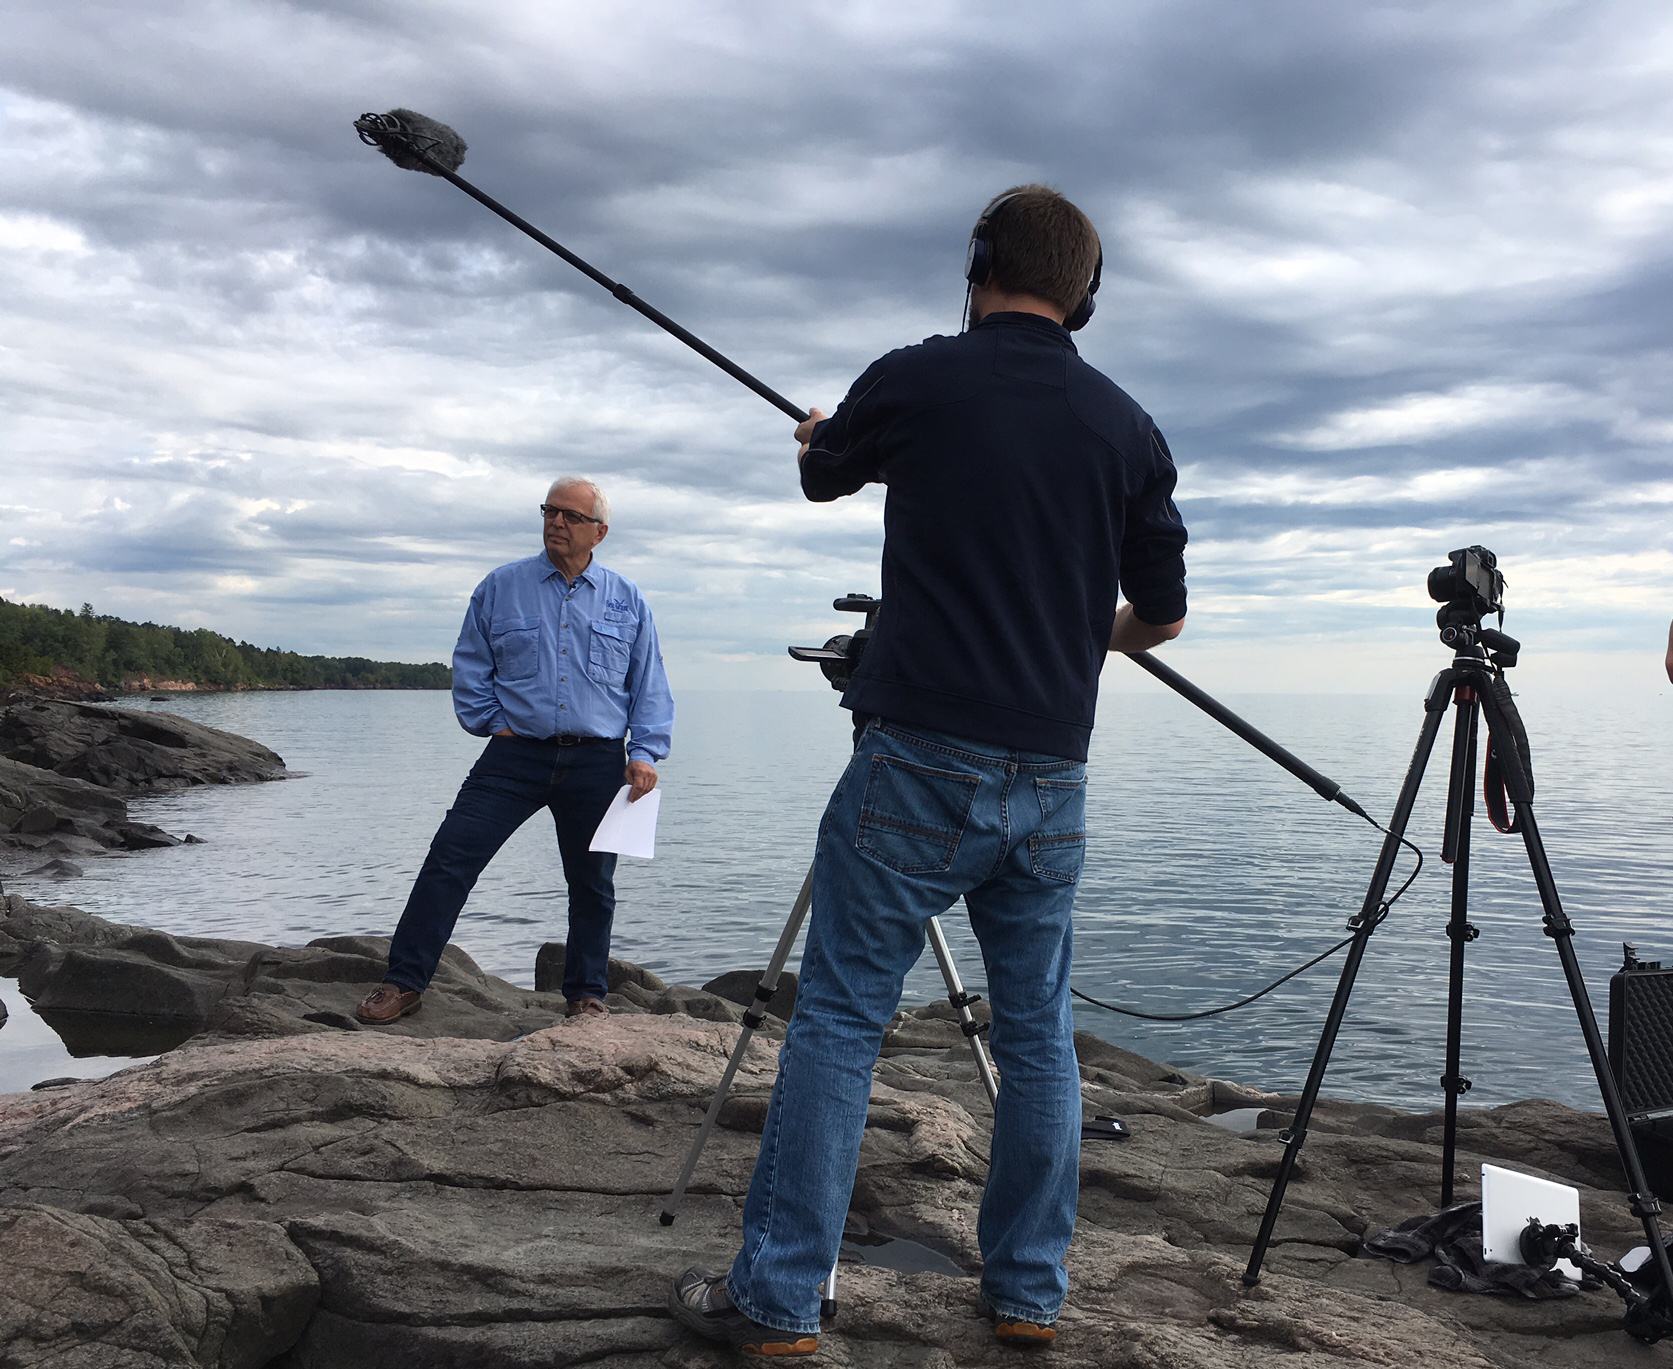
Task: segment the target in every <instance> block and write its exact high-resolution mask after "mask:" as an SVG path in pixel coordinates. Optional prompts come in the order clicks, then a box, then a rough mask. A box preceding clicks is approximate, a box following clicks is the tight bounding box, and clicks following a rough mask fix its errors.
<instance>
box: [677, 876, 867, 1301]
mask: <svg viewBox="0 0 1673 1369" xmlns="http://www.w3.org/2000/svg"><path fill="white" fill-rule="evenodd" d="M812 901H813V867H812V866H811V865H810V866H809V867H808V871H807V878H805V879H804V880H803V881H802V891H801V892H800V893H799V894H797V895H796V902H795V904H794V905H793V906H792V907H791V909H790V920H789V921H788V922H786V923H785V924H784V931H783V932H781V933H780V934H779V938H778V945H777V946H775V947H774V948H773V958H772V959H771V960H770V961H768V962H767V968H766V970H765V971H763V972H762V975H761V982H760V983H759V984H757V985H756V986H755V1002H754V1003H753V1004H751V1006H750V1007H749V1009H748V1011H746V1012H745V1013H744V1028H743V1031H741V1032H740V1033H739V1034H738V1044H737V1045H735V1046H734V1047H732V1055H731V1058H730V1059H728V1060H727V1062H726V1069H725V1071H724V1072H723V1073H722V1074H721V1076H720V1083H719V1085H718V1086H717V1087H716V1088H715V1096H714V1097H713V1098H712V1099H710V1100H709V1110H708V1112H707V1113H706V1114H704V1117H703V1125H702V1126H701V1127H699V1128H698V1131H697V1139H696V1140H695V1141H693V1142H692V1143H691V1153H690V1154H689V1155H687V1156H686V1157H685V1167H684V1168H683V1169H681V1170H680V1177H679V1178H678V1179H676V1180H675V1181H674V1191H673V1192H672V1193H670V1194H669V1195H668V1201H667V1202H666V1203H664V1204H663V1205H662V1216H661V1219H660V1220H661V1222H662V1224H663V1225H664V1226H672V1225H673V1224H674V1218H675V1217H676V1216H677V1215H678V1214H679V1210H680V1203H681V1202H682V1201H683V1200H684V1198H685V1191H686V1187H687V1185H689V1184H690V1183H691V1176H692V1174H693V1172H694V1171H695V1170H696V1169H697V1161H698V1159H699V1158H701V1156H702V1154H703V1147H704V1146H706V1145H708V1143H709V1136H710V1134H711V1133H712V1132H713V1131H714V1129H715V1123H716V1122H717V1121H718V1120H719V1119H720V1109H721V1107H722V1106H723V1105H724V1104H725V1102H726V1095H727V1093H728V1092H729V1091H730V1090H731V1088H732V1079H733V1076H734V1075H736V1074H737V1072H738V1066H739V1065H740V1064H742V1063H743V1058H744V1052H745V1051H746V1050H748V1049H749V1043H750V1040H751V1039H752V1038H753V1037H754V1035H755V1033H756V1030H757V1029H758V1028H759V1027H760V1026H761V1023H762V1021H763V1020H765V1018H766V1006H765V1005H766V1004H767V1003H768V1002H770V1001H771V1000H772V996H773V994H774V993H776V992H777V991H778V977H779V975H781V974H783V973H784V963H785V961H787V960H789V959H790V951H791V948H792V947H794V946H795V944H796V934H797V933H798V932H800V931H801V929H802V923H803V921H804V920H805V919H806V918H807V910H808V905H809V904H810V903H811V902H812ZM833 1277H834V1272H833Z"/></svg>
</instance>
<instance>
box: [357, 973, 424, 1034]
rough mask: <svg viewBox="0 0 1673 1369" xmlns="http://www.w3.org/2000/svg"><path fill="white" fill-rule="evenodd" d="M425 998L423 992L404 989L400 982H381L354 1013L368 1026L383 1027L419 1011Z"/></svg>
mask: <svg viewBox="0 0 1673 1369" xmlns="http://www.w3.org/2000/svg"><path fill="white" fill-rule="evenodd" d="M423 998H424V995H423V994H421V993H416V992H414V991H413V990H412V989H403V988H402V987H401V986H400V985H399V984H379V985H378V986H377V988H375V989H373V990H372V992H371V993H369V994H367V995H366V997H364V998H362V999H361V1000H360V1006H359V1007H358V1008H356V1009H355V1010H354V1015H355V1016H356V1017H357V1018H359V1019H360V1020H361V1021H362V1022H364V1023H366V1024H367V1025H368V1026H372V1027H383V1026H387V1025H388V1024H389V1023H391V1022H394V1021H396V1020H398V1019H399V1018H402V1017H405V1016H406V1015H407V1014H408V1013H415V1012H417V1011H418V1005H419V1003H420V1002H421V1001H422V1000H423Z"/></svg>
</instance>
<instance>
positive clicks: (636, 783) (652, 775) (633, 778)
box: [622, 761, 656, 803]
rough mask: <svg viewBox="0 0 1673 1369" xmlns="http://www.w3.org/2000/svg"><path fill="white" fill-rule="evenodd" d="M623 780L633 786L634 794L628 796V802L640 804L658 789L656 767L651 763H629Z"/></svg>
mask: <svg viewBox="0 0 1673 1369" xmlns="http://www.w3.org/2000/svg"><path fill="white" fill-rule="evenodd" d="M622 778H623V779H625V780H626V781H627V782H628V783H629V784H630V785H632V786H633V792H632V793H630V794H629V795H628V796H627V801H628V802H629V803H638V802H639V800H640V799H642V798H644V797H645V795H646V794H648V793H650V792H651V790H653V789H655V788H656V767H655V766H654V765H652V764H651V763H650V762H649V761H629V762H628V763H627V770H626V772H625V773H624V774H623V775H622Z"/></svg>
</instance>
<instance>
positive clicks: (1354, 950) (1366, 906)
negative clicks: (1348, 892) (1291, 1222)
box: [1243, 670, 1455, 1288]
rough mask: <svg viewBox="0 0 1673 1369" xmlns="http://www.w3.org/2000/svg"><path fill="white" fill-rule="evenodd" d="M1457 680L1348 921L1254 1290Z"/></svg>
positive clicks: (1436, 703)
mask: <svg viewBox="0 0 1673 1369" xmlns="http://www.w3.org/2000/svg"><path fill="white" fill-rule="evenodd" d="M1454 679H1455V672H1454V671H1452V670H1443V671H1442V672H1441V673H1440V674H1439V675H1437V676H1436V677H1435V681H1434V683H1433V684H1431V685H1430V686H1429V697H1428V698H1427V699H1425V700H1424V704H1423V707H1424V710H1425V712H1424V718H1423V730H1422V732H1421V733H1419V735H1418V739H1417V749H1416V750H1414V751H1413V752H1412V763H1411V765H1410V767H1409V768H1408V769H1407V771H1406V780H1405V783H1404V784H1403V785H1401V787H1400V797H1399V798H1398V799H1397V800H1396V801H1395V804H1394V816H1393V817H1392V818H1390V819H1389V824H1388V831H1389V834H1388V836H1387V837H1385V838H1384V839H1383V847H1382V852H1381V854H1379V855H1378V857H1377V866H1376V869H1375V870H1373V871H1372V873H1371V885H1370V887H1369V888H1368V889H1367V890H1366V891H1365V902H1364V903H1363V904H1361V905H1360V909H1359V911H1358V912H1357V913H1355V914H1354V916H1353V918H1352V919H1351V920H1350V921H1349V923H1348V926H1349V928H1350V929H1351V930H1352V931H1353V933H1354V939H1353V943H1352V944H1351V945H1350V946H1349V947H1348V954H1347V958H1346V959H1345V960H1344V961H1343V964H1342V977H1341V979H1340V980H1338V981H1337V984H1336V996H1335V997H1334V998H1333V999H1332V1000H1331V1002H1330V1012H1329V1013H1328V1014H1327V1015H1326V1017H1325V1024H1324V1031H1323V1032H1322V1033H1320V1035H1319V1044H1318V1049H1317V1050H1316V1051H1314V1053H1313V1066H1312V1068H1311V1069H1310V1070H1309V1071H1308V1073H1307V1084H1306V1087H1304V1088H1303V1089H1302V1091H1301V1100H1300V1102H1298V1103H1297V1104H1296V1109H1295V1119H1294V1120H1293V1121H1292V1122H1291V1123H1290V1126H1289V1129H1288V1130H1287V1131H1285V1132H1283V1133H1282V1140H1283V1142H1284V1157H1283V1159H1282V1160H1281V1161H1280V1162H1279V1164H1278V1177H1277V1178H1276V1179H1274V1180H1273V1183H1272V1192H1271V1194H1270V1195H1269V1196H1268V1198H1267V1201H1266V1213H1265V1215H1264V1216H1263V1217H1262V1218H1261V1229H1260V1234H1259V1235H1257V1236H1256V1237H1255V1247H1254V1249H1253V1250H1252V1251H1251V1252H1250V1255H1249V1267H1248V1268H1247V1269H1245V1270H1244V1271H1243V1282H1244V1283H1245V1284H1246V1285H1248V1286H1249V1287H1251V1288H1252V1287H1253V1286H1254V1285H1255V1284H1257V1283H1259V1282H1260V1280H1261V1263H1262V1261H1264V1260H1265V1259H1266V1248H1267V1246H1268V1245H1269V1244H1270V1243H1271V1241H1272V1229H1273V1227H1274V1226H1275V1225H1276V1224H1277V1222H1278V1210H1279V1209H1280V1208H1281V1207H1283V1205H1284V1190H1285V1189H1286V1188H1288V1187H1289V1183H1290V1176H1291V1174H1293V1173H1294V1172H1295V1162H1296V1158H1297V1157H1298V1155H1299V1154H1300V1152H1301V1147H1302V1144H1303V1143H1304V1142H1305V1141H1306V1140H1307V1123H1308V1122H1309V1121H1310V1120H1311V1119H1312V1116H1313V1105H1314V1104H1315V1103H1316V1102H1317V1101H1318V1098H1319V1088H1320V1086H1321V1085H1322V1084H1323V1083H1324V1072H1325V1068H1326V1066H1327V1065H1329V1063H1330V1052H1331V1049H1332V1048H1333V1047H1334V1046H1335V1044H1336V1033H1337V1032H1338V1031H1339V1030H1341V1026H1342V1018H1343V1017H1344V1016H1345V1015H1346V1013H1347V1010H1348V995H1349V994H1351V993H1352V992H1353V986H1354V979H1355V978H1356V977H1357V976H1358V974H1359V963H1360V961H1361V960H1363V959H1364V958H1365V948H1366V946H1367V945H1368V944H1369V942H1370V940H1371V933H1372V932H1374V931H1375V930H1376V929H1377V924H1378V923H1379V922H1380V921H1381V920H1382V912H1383V901H1382V900H1383V895H1384V894H1385V893H1386V892H1387V891H1388V881H1389V878H1390V876H1392V875H1393V873H1394V858H1395V856H1396V855H1397V854H1399V851H1400V838H1401V837H1402V836H1404V835H1405V831H1406V824H1407V822H1409V821H1410V820H1411V816H1412V806H1413V805H1414V804H1415V803H1416V802H1417V791H1418V790H1419V789H1420V788H1421V787H1422V785H1423V771H1424V767H1425V766H1427V765H1428V763H1429V753H1430V752H1431V751H1432V750H1433V749H1434V746H1435V737H1436V736H1437V734H1438V733H1439V732H1440V730H1441V718H1442V716H1443V715H1444V713H1445V710H1446V705H1447V700H1448V698H1449V697H1450V696H1451V693H1452V685H1453V682H1454Z"/></svg>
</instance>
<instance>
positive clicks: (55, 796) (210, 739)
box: [0, 694, 286, 875]
mask: <svg viewBox="0 0 1673 1369" xmlns="http://www.w3.org/2000/svg"><path fill="white" fill-rule="evenodd" d="M285 773H286V772H285V763H284V761H283V759H281V758H280V757H279V756H278V755H277V754H276V753H274V752H272V751H270V750H268V748H267V747H265V746H262V745H260V744H259V743H257V742H253V741H250V740H248V739H247V738H244V737H239V736H235V735H234V734H232V733H230V732H222V731H220V730H218V729H216V728H213V727H205V726H203V725H202V724H201V723H194V722H189V721H188V720H187V719H185V718H178V717H175V716H174V715H173V714H170V713H160V712H141V711H138V710H135V709H126V708H109V707H106V706H104V705H101V704H93V703H82V702H75V701H70V700H64V699H46V698H41V697H39V696H35V695H21V694H12V695H9V696H7V697H6V698H5V699H4V700H3V701H0V873H6V872H10V873H24V874H47V875H73V874H75V873H77V867H76V866H75V864H74V862H75V861H76V860H79V859H83V858H85V857H87V856H91V855H98V854H102V853H104V852H106V851H111V850H126V851H138V850H146V849H149V848H153V847H159V846H178V845H180V844H181V842H183V841H192V840H196V838H194V837H192V836H190V835H189V834H187V835H184V836H174V835H173V834H171V833H168V832H165V831H163V830H162V828H160V827H154V826H152V825H151V824H150V823H145V822H136V821H134V820H132V819H131V818H130V817H129V816H128V802H127V801H128V800H129V799H130V798H134V797H136V796H143V795H147V794H158V793H167V792H169V791H171V790H178V789H186V788H190V787H192V786H194V785H200V784H252V783H256V782H259V781H264V780H276V779H283V778H284V777H285Z"/></svg>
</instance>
